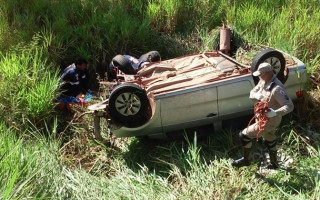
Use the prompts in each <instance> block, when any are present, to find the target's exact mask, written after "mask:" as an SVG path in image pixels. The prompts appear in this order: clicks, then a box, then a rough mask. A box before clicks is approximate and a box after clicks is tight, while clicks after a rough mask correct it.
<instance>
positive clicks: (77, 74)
mask: <svg viewBox="0 0 320 200" xmlns="http://www.w3.org/2000/svg"><path fill="white" fill-rule="evenodd" d="M60 82H61V83H62V82H64V84H63V86H62V90H64V91H63V94H64V95H66V96H73V97H76V96H78V95H79V94H81V93H86V91H87V82H88V72H87V70H79V69H78V68H77V67H76V65H75V64H72V65H70V66H68V67H67V68H65V69H64V71H63V74H62V76H61V78H60Z"/></svg>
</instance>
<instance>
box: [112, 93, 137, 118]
mask: <svg viewBox="0 0 320 200" xmlns="http://www.w3.org/2000/svg"><path fill="white" fill-rule="evenodd" d="M115 106H116V109H117V111H118V112H119V113H120V114H121V115H124V116H130V115H136V114H137V113H138V112H139V110H140V108H141V101H140V99H139V97H138V96H137V95H135V94H134V93H130V92H126V93H122V94H120V95H119V96H118V97H117V98H116V102H115Z"/></svg>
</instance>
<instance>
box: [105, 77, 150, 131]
mask: <svg viewBox="0 0 320 200" xmlns="http://www.w3.org/2000/svg"><path fill="white" fill-rule="evenodd" d="M108 109H109V114H110V117H111V119H112V120H113V121H114V122H115V123H116V124H119V125H121V126H124V127H128V128H135V127H139V126H142V125H144V124H145V123H146V122H147V121H148V120H149V119H150V117H151V107H150V103H149V99H148V97H147V95H146V92H145V90H143V89H142V88H140V87H139V86H138V85H136V84H133V83H124V84H121V85H118V86H116V87H115V88H114V89H113V90H112V92H111V94H110V97H109V107H108Z"/></svg>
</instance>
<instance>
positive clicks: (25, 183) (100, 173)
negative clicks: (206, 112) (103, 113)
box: [0, 123, 320, 199]
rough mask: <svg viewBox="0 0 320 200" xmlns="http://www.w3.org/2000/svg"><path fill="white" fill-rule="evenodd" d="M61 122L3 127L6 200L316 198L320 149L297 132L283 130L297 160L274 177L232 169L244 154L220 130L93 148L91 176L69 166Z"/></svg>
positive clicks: (0, 170) (1, 167)
mask: <svg viewBox="0 0 320 200" xmlns="http://www.w3.org/2000/svg"><path fill="white" fill-rule="evenodd" d="M56 125H57V123H55V126H54V128H53V129H48V130H46V135H49V138H46V137H44V136H43V133H42V134H40V132H38V133H35V132H34V133H33V136H32V137H31V138H30V137H27V138H28V139H27V138H26V137H25V135H24V136H16V133H15V132H14V131H12V130H8V129H7V128H6V126H5V125H4V124H3V123H1V124H0V127H1V128H0V139H1V140H0V144H1V148H0V155H1V159H0V178H1V180H5V181H2V182H1V183H0V191H1V192H0V198H1V199H6V198H5V197H7V198H8V199H23V198H31V197H32V198H35V199H48V198H53V199H91V198H95V199H213V198H214V199H239V198H241V199H317V198H318V194H319V193H318V192H319V189H320V188H319V170H318V166H319V164H320V160H319V149H314V148H313V147H312V146H310V145H309V144H308V142H307V140H306V138H305V137H304V136H303V134H302V133H301V134H298V133H296V132H295V130H291V131H290V129H287V128H284V129H283V130H280V132H279V134H281V132H282V133H283V135H284V136H283V138H282V139H283V140H282V143H283V145H284V146H285V148H286V150H287V152H286V154H287V155H291V156H292V157H293V158H294V163H293V165H292V166H291V167H290V168H289V169H280V170H278V171H277V172H274V173H266V172H263V171H260V170H259V168H258V167H257V164H253V165H252V166H250V167H246V168H241V169H236V168H233V167H232V166H231V159H232V157H233V156H236V154H238V153H237V151H232V148H234V147H235V145H236V143H235V142H236V141H234V142H230V144H229V145H225V146H224V145H222V140H226V139H227V140H229V141H232V139H231V137H233V133H232V132H222V133H217V134H215V135H214V136H211V137H210V138H208V139H207V140H204V141H202V142H197V140H196V139H194V140H192V141H189V142H188V141H187V142H183V141H176V142H164V143H161V144H159V143H158V142H154V141H153V142H152V141H142V140H136V139H131V140H125V141H123V140H122V141H121V140H119V139H118V140H117V141H116V142H117V143H118V146H119V148H120V149H118V150H116V149H112V148H110V147H106V148H105V149H103V148H100V149H99V151H97V149H95V151H96V155H95V156H94V154H93V153H94V151H93V150H92V149H91V151H90V152H91V155H89V156H88V158H91V160H96V162H95V166H93V167H92V168H95V170H93V169H91V170H87V171H85V170H84V169H82V167H85V163H84V162H85V161H84V162H82V163H79V165H78V166H73V167H66V166H65V165H64V164H63V163H65V161H62V160H61V159H60V155H59V154H60V153H59V151H61V150H62V151H64V150H63V149H60V147H59V146H60V142H59V141H57V140H56V139H55V138H56V136H57V135H56V134H57V131H56V128H55V127H56ZM78 131H80V132H81V130H78ZM300 131H301V130H300ZM217 138H218V141H217ZM88 142H89V143H87V147H85V148H87V150H90V148H96V147H94V146H96V145H94V144H93V143H92V142H93V141H91V140H88ZM77 144H78V143H77ZM72 146H73V145H72ZM64 148H66V147H64ZM237 148H238V147H237ZM294 149H299V150H300V151H292V150H294ZM308 149H311V150H308ZM142 152H143V154H142ZM108 154H113V156H111V155H108ZM83 156H84V155H83ZM71 159H72V158H71ZM106 159H108V160H109V163H108V170H106V168H105V167H106V166H104V165H106V163H104V161H105V160H106ZM88 162H89V161H88Z"/></svg>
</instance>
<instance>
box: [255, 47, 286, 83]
mask: <svg viewBox="0 0 320 200" xmlns="http://www.w3.org/2000/svg"><path fill="white" fill-rule="evenodd" d="M264 62H266V63H269V64H270V65H271V66H272V67H273V72H274V74H275V75H276V76H277V78H278V79H279V80H280V81H281V82H282V83H285V82H286V81H287V78H288V69H287V68H286V59H285V58H284V56H283V54H282V53H281V52H279V51H277V50H275V49H271V48H269V49H264V50H262V51H260V52H259V53H258V54H257V55H256V56H255V57H254V59H253V61H252V64H251V72H252V73H253V72H255V71H256V70H257V69H258V67H259V65H260V64H261V63H264ZM253 80H254V82H255V84H257V83H258V82H259V78H258V77H255V76H253Z"/></svg>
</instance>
